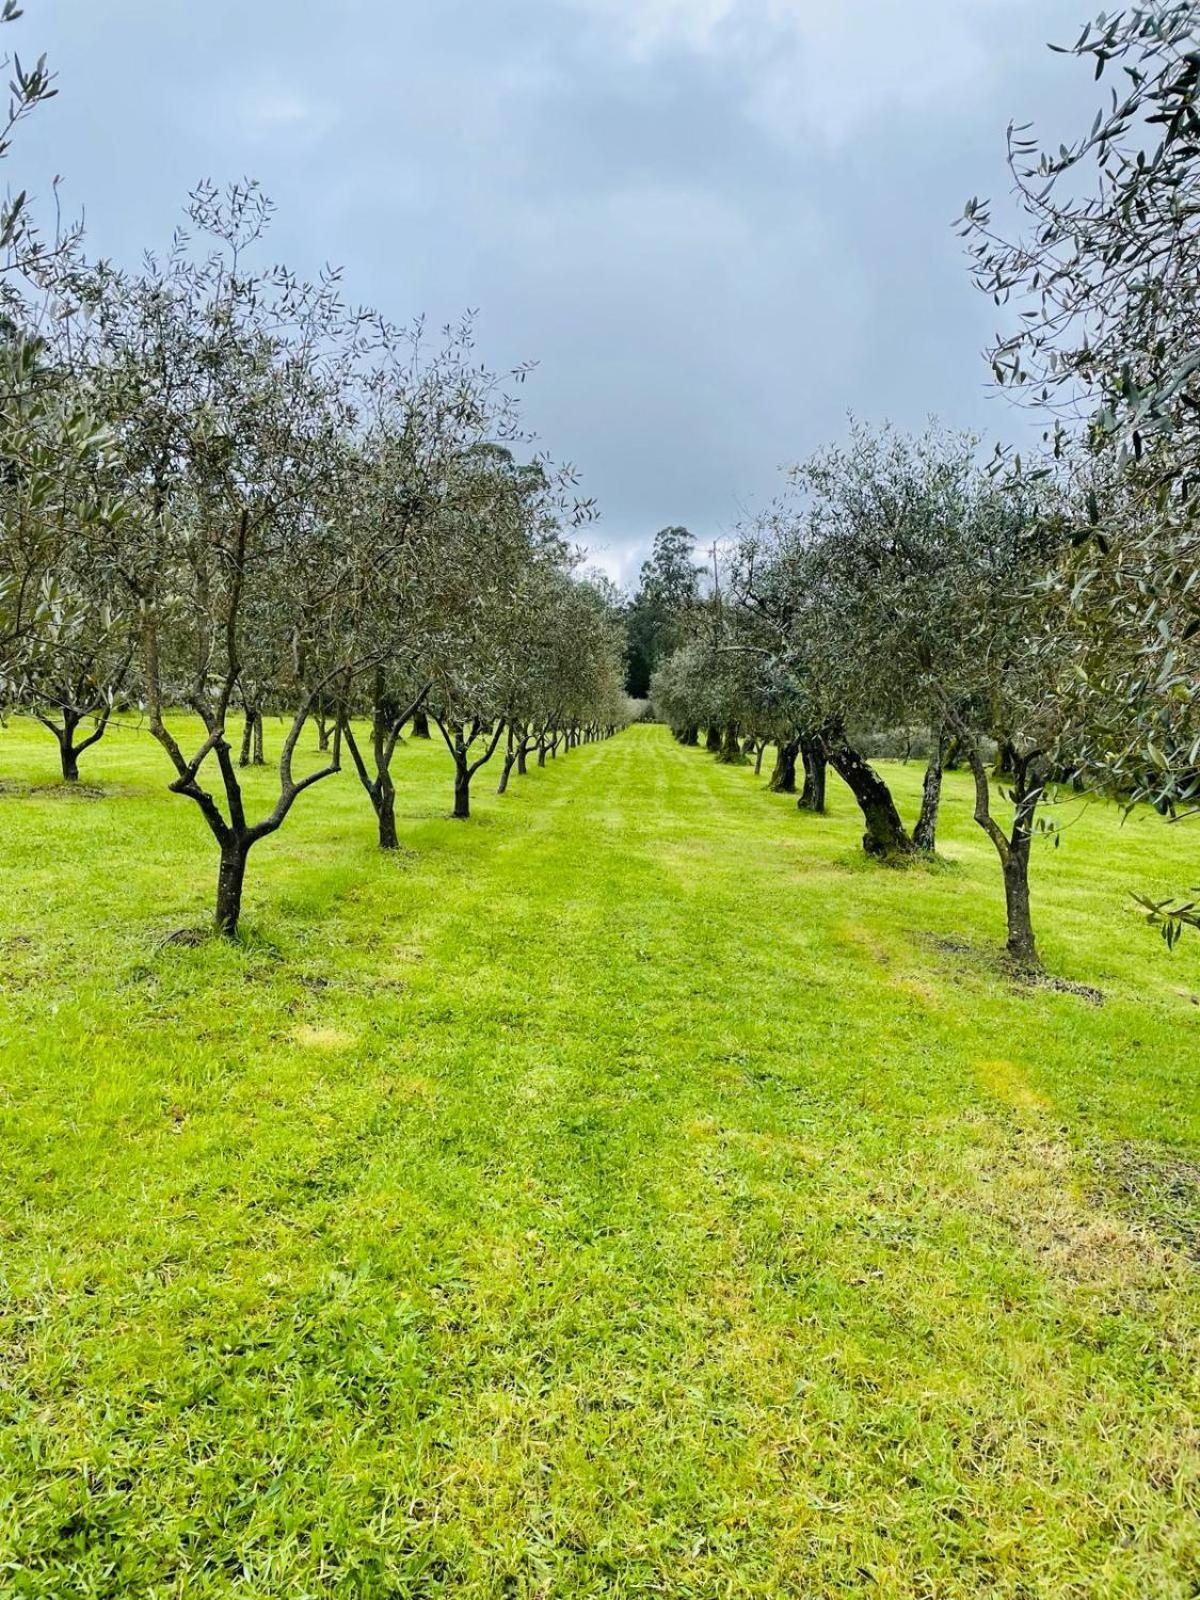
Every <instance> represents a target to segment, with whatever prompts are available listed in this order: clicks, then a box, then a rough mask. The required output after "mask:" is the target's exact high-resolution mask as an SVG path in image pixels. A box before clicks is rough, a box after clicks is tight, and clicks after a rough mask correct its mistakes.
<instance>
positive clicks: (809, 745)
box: [789, 739, 826, 817]
mask: <svg viewBox="0 0 1200 1600" xmlns="http://www.w3.org/2000/svg"><path fill="white" fill-rule="evenodd" d="M800 754H801V756H802V758H803V761H804V787H803V789H802V790H801V791H800V798H799V800H797V802H796V805H797V807H798V809H799V810H801V811H813V812H815V813H816V814H817V816H819V817H823V816H824V815H825V766H826V762H825V746H824V745H823V744H822V743H821V741H820V739H801V741H800ZM792 788H793V789H794V788H795V783H793V785H792ZM789 793H790V791H789Z"/></svg>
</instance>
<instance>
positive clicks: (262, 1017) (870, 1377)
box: [0, 723, 1200, 1600]
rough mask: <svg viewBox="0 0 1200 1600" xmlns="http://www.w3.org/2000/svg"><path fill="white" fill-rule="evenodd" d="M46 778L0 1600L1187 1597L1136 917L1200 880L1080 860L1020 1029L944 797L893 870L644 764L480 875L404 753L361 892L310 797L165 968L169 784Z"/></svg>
mask: <svg viewBox="0 0 1200 1600" xmlns="http://www.w3.org/2000/svg"><path fill="white" fill-rule="evenodd" d="M279 738H280V734H279V731H278V729H277V728H276V727H274V726H273V725H271V724H268V750H269V751H270V749H271V748H272V747H274V748H275V749H276V750H277V749H278V743H279ZM307 738H308V742H309V743H310V744H311V742H312V740H311V736H307ZM55 760H56V752H55V749H54V745H53V741H52V740H51V739H50V738H49V736H48V735H46V734H45V733H44V732H43V731H42V730H40V729H35V728H30V727H29V726H28V725H23V724H19V723H13V724H12V725H11V726H10V727H9V728H8V729H7V730H4V731H3V732H0V774H2V775H3V778H4V780H5V781H4V789H3V792H2V793H0V837H2V838H3V844H4V853H3V859H4V872H5V877H4V898H5V903H6V914H5V918H4V922H3V926H2V929H0V985H2V988H0V1054H2V1058H3V1067H2V1074H0V1117H2V1130H0V1158H2V1161H3V1170H2V1173H0V1182H2V1189H0V1193H2V1194H3V1203H2V1206H0V1241H2V1243H0V1268H2V1273H3V1285H2V1287H3V1302H2V1307H0V1309H2V1334H0V1339H2V1342H0V1594H2V1595H3V1596H5V1597H6V1600H7V1597H9V1596H20V1597H29V1596H38V1597H46V1600H49V1597H53V1600H66V1597H70V1600H75V1597H99V1596H103V1597H106V1600H109V1597H111V1600H117V1597H121V1600H126V1597H130V1596H137V1597H142V1596H147V1597H148V1596H154V1597H156V1600H157V1597H162V1600H165V1597H167V1596H181V1597H183V1596H186V1597H194V1600H210V1597H211V1600H215V1597H218V1596H220V1597H232V1596H239V1597H242V1596H244V1597H254V1600H259V1597H275V1596H279V1597H284V1596H286V1597H288V1600H303V1597H306V1596H312V1597H317V1596H322V1597H323V1596H338V1597H341V1596H347V1597H351V1596H353V1597H361V1600H410V1597H412V1600H417V1597H421V1600H424V1597H432V1596H453V1597H455V1600H477V1597H478V1600H482V1597H485V1596H487V1597H491V1596H496V1597H528V1600H534V1597H539V1600H541V1597H545V1600H549V1597H555V1600H559V1597H562V1600H586V1597H592V1596H596V1597H599V1596H604V1597H626V1596H654V1597H660V1600H661V1597H672V1600H682V1597H689V1600H692V1597H695V1600H717V1597H726V1596H727V1597H730V1600H734V1597H736V1600H743V1597H760V1596H761V1597H766V1596H772V1597H774V1596H789V1597H793V1596H794V1597H796V1600H817V1597H842V1596H854V1595H869V1596H879V1597H888V1600H893V1597H903V1600H907V1597H912V1600H952V1597H962V1600H967V1597H972V1600H974V1597H977V1596H981V1595H984V1596H989V1597H994V1600H998V1597H1014V1600H1015V1597H1018V1596H1021V1597H1026V1600H1028V1597H1033V1596H1053V1597H1056V1600H1058V1597H1063V1596H1068V1597H1070V1596H1079V1597H1084V1596H1086V1597H1089V1600H1091V1597H1109V1596H1129V1597H1135V1596H1136V1597H1139V1600H1144V1597H1148V1596H1154V1597H1156V1600H1170V1597H1184V1596H1194V1595H1196V1594H1197V1593H1198V1592H1200V1516H1198V1510H1200V1507H1198V1499H1200V1417H1198V1410H1197V1399H1198V1389H1200V1382H1198V1371H1200V1359H1198V1357H1200V1294H1198V1293H1197V1271H1196V1268H1197V1258H1198V1256H1200V1201H1198V1199H1197V1193H1198V1190H1197V1179H1198V1177H1200V1166H1198V1165H1197V1161H1198V1160H1200V939H1187V938H1185V940H1184V942H1183V943H1182V945H1181V946H1180V947H1179V948H1178V949H1177V950H1176V951H1175V952H1174V953H1173V954H1168V953H1167V952H1166V950H1165V949H1164V947H1163V946H1162V944H1161V941H1160V940H1159V939H1158V938H1157V937H1156V936H1155V935H1154V934H1153V933H1152V932H1151V931H1150V930H1148V929H1147V928H1146V927H1145V925H1144V923H1143V922H1142V921H1141V920H1140V919H1139V917H1138V915H1137V913H1136V908H1135V907H1133V905H1132V904H1131V901H1130V899H1129V893H1128V891H1129V890H1130V889H1131V888H1137V889H1141V890H1145V891H1146V892H1151V893H1153V892H1156V891H1159V890H1161V891H1162V893H1163V894H1164V895H1165V894H1166V893H1168V892H1170V891H1173V890H1177V889H1180V888H1186V887H1187V886H1188V884H1189V883H1191V882H1192V881H1196V880H1198V879H1200V872H1197V871H1195V870H1194V869H1192V870H1190V871H1189V866H1188V862H1187V859H1186V856H1185V855H1184V847H1185V846H1187V847H1190V848H1192V849H1193V850H1195V847H1196V845H1197V844H1198V843H1200V840H1197V839H1195V838H1193V839H1191V840H1188V839H1187V837H1186V836H1184V835H1182V834H1180V833H1179V832H1173V831H1172V830H1171V829H1169V828H1168V827H1167V826H1166V825H1165V824H1164V823H1162V822H1161V821H1159V820H1158V819H1157V818H1155V817H1153V816H1149V815H1139V816H1135V817H1134V818H1132V819H1131V820H1130V821H1129V822H1127V823H1126V824H1125V826H1124V827H1123V828H1122V827H1121V826H1120V823H1119V817H1118V814H1117V813H1116V812H1115V811H1114V810H1113V809H1111V808H1109V807H1106V806H1103V805H1092V806H1091V807H1087V808H1084V807H1081V806H1070V807H1067V808H1066V811H1065V820H1069V821H1070V822H1071V825H1070V826H1069V827H1068V828H1067V829H1066V830H1065V832H1064V835H1063V838H1062V844H1061V847H1060V848H1058V849H1054V848H1052V847H1051V846H1050V845H1049V844H1047V845H1045V846H1039V848H1038V852H1037V855H1036V860H1035V866H1034V896H1035V902H1034V909H1035V918H1036V920H1037V923H1038V928H1039V933H1040V935H1041V940H1042V945H1043V950H1044V954H1045V957H1046V961H1047V965H1048V968H1049V969H1050V971H1051V972H1052V973H1053V974H1054V975H1055V976H1056V977H1057V978H1059V979H1061V980H1064V981H1063V984H1062V986H1061V987H1058V988H1056V987H1052V986H1050V985H1048V984H1044V985H1039V986H1031V985H1029V984H1028V983H1025V982H1022V981H1019V980H1017V979H1015V978H1014V977H1013V976H1012V975H1011V974H1009V973H1008V972H1007V971H1006V970H1005V969H1004V967H1003V965H1002V964H1001V963H1000V962H999V961H998V960H997V958H996V955H995V952H996V950H997V948H998V946H999V944H1000V943H1001V941H1002V938H1003V904H1002V893H1001V885H1000V878H999V872H998V867H997V863H996V860H995V856H994V853H993V852H992V849H991V846H990V845H989V844H988V843H987V841H986V840H984V838H983V836H982V835H981V834H980V833H979V830H978V829H977V828H976V827H975V826H974V824H973V823H972V821H971V819H970V813H969V805H968V796H967V786H966V783H965V780H964V779H963V778H962V777H961V776H960V775H957V774H951V775H950V776H949V777H948V779H947V793H946V802H945V819H944V839H943V852H944V857H945V862H944V864H943V865H940V866H936V867H933V868H927V867H920V868H914V869H910V870H907V871H897V870H890V869H886V868H881V867H877V866H872V865H869V864H868V863H866V862H865V860H864V859H863V857H862V855H861V852H860V851H859V850H858V848H857V841H858V833H859V829H858V827H857V824H856V812H855V811H854V808H853V806H852V803H851V801H850V797H849V795H848V794H847V792H846V791H845V790H844V789H842V788H841V786H840V785H839V784H837V782H836V780H834V779H833V778H832V777H831V780H830V799H831V814H830V815H829V816H828V817H826V818H823V819H819V818H813V817H808V816H803V815H800V814H799V813H797V811H796V809H795V805H794V802H793V801H791V800H789V799H788V798H787V797H785V796H772V795H769V794H767V793H766V792H765V790H764V783H765V777H764V778H762V779H756V778H755V777H754V775H753V773H752V771H750V770H749V769H737V768H727V767H719V766H717V765H715V764H714V763H713V762H712V760H711V759H710V758H709V757H707V756H706V755H705V754H704V753H703V752H701V751H698V750H683V749H680V748H679V747H677V746H676V745H675V744H673V743H672V741H671V740H670V738H669V737H668V735H667V734H666V732H665V731H664V730H662V729H660V728H652V727H637V728H633V729H630V730H628V731H627V732H625V733H623V734H621V735H619V736H618V737H617V738H615V739H613V740H611V741H609V742H608V743H606V744H601V745H595V746H590V747H586V748H583V749H580V750H577V751H575V752H572V753H571V754H570V755H569V756H566V757H560V758H559V759H558V760H557V761H555V762H552V763H550V764H549V765H548V766H547V767H546V769H545V770H544V771H531V772H530V774H529V775H528V776H527V777H526V778H524V779H518V778H516V777H515V776H514V779H513V783H512V786H511V789H510V792H509V793H508V794H507V795H506V796H504V797H503V798H497V797H496V796H495V795H494V794H493V793H492V792H491V791H492V790H493V788H494V784H495V779H496V776H497V775H498V774H497V772H496V769H495V768H494V767H489V768H486V769H485V770H484V771H483V772H482V773H481V774H480V776H479V778H478V779H477V780H476V796H475V799H476V805H475V809H476V815H475V817H474V818H473V819H472V820H471V821H470V822H469V823H465V824H464V823H455V822H453V821H451V820H449V818H448V816H447V813H448V811H449V807H450V802H451V768H450V762H449V758H448V757H447V755H446V752H445V750H444V748H442V747H441V746H440V745H436V746H435V745H433V744H415V743H410V744H409V745H407V746H406V747H405V748H404V749H403V750H402V751H400V752H399V754H398V756H397V761H396V774H397V782H398V787H399V802H398V808H397V809H398V817H399V823H400V832H401V839H402V844H403V849H402V850H401V852H400V853H399V854H398V855H397V856H396V857H395V858H394V859H386V858H383V857H381V856H380V854H379V853H378V852H377V851H376V850H375V849H374V847H373V818H372V816H371V813H370V810H369V807H368V806H367V803H366V800H365V797H364V796H363V795H362V793H361V791H360V790H358V788H357V787H356V784H355V781H354V779H353V777H352V776H351V775H350V774H349V773H346V774H343V775H342V776H341V777H339V778H338V779H335V780H332V781H331V782H329V783H327V784H325V785H322V786H319V787H318V788H317V789H315V790H314V791H312V792H311V793H309V794H306V795H304V796H303V797H302V798H301V801H300V802H299V804H298V806H297V809H296V812H295V813H294V815H293V817H292V819H291V820H290V821H289V823H288V824H287V826H286V827H285V829H284V830H283V831H282V833H280V834H279V835H277V836H276V837H275V838H273V839H270V840H268V841H266V842H265V843H264V844H262V845H260V846H259V847H258V848H257V850H256V852H255V854H254V856H253V857H252V859H251V867H250V875H249V878H248V882H247V894H246V922H245V938H244V940H243V942H242V943H241V944H239V945H236V946H230V945H227V944H224V943H222V942H219V941H210V942H204V943H201V944H199V945H196V946H190V945H185V944H179V943H170V942H166V936H168V935H170V934H171V933H172V932H173V931H174V930H176V929H179V928H182V927H194V926H196V925H198V924H200V923H202V922H203V921H204V919H205V917H206V916H207V915H208V914H209V909H210V902H211V893H212V887H213V880H214V877H215V870H216V855H215V850H214V849H213V847H212V845H211V841H210V840H209V838H208V836H207V834H206V832H205V830H204V827H203V823H202V822H201V820H200V819H199V817H198V815H196V814H195V810H194V808H193V807H191V806H190V805H189V804H188V803H187V802H186V801H184V800H181V799H178V798H176V797H174V796H171V795H169V794H168V793H167V792H166V789H165V777H166V774H165V767H164V762H163V759H162V756H161V753H160V752H159V751H158V750H157V748H156V747H155V746H154V745H153V744H152V742H151V741H150V740H149V738H148V737H147V736H146V735H145V734H144V733H139V732H133V731H127V730H124V729H118V730H116V731H114V732H113V733H112V734H111V735H110V737H109V738H108V739H106V741H105V742H104V743H103V744H101V745H100V746H98V747H97V748H96V749H95V750H93V751H90V752H89V753H88V755H87V756H86V757H85V758H84V763H83V775H84V779H85V782H87V781H89V780H90V783H91V784H92V785H94V786H96V788H95V789H87V790H85V791H84V793H82V794H80V795H72V794H69V793H66V792H64V790H63V789H62V788H61V786H60V785H58V784H57V783H56V782H55V781H54V775H55V770H56V766H55ZM888 773H889V777H891V778H892V779H893V780H894V782H895V784H896V787H897V790H898V792H899V793H901V794H902V795H903V796H904V801H905V808H906V810H907V812H908V814H909V816H910V817H911V816H913V815H915V808H916V799H917V795H918V792H919V786H920V772H919V770H918V769H917V768H916V767H909V768H903V767H899V766H896V767H889V768H888ZM268 779H269V774H268V775H267V777H266V778H263V777H262V776H261V775H259V776H256V778H255V780H254V784H253V785H252V787H254V788H258V787H261V788H262V792H263V794H264V795H265V793H266V792H267V780H268ZM1077 812H1078V813H1080V814H1079V815H1078V817H1076V813H1077ZM1181 861H1182V862H1183V865H1182V867H1181V865H1180V863H1181ZM1073 986H1074V987H1073ZM1092 989H1094V990H1098V991H1100V993H1101V995H1102V1002H1101V1003H1097V997H1096V996H1094V995H1092V994H1090V993H1088V992H1086V991H1087V990H1092Z"/></svg>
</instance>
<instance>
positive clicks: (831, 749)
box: [823, 730, 913, 860]
mask: <svg viewBox="0 0 1200 1600" xmlns="http://www.w3.org/2000/svg"><path fill="white" fill-rule="evenodd" d="M823 743H824V746H825V754H826V757H827V758H828V761H829V765H830V766H831V767H832V768H833V770H834V771H835V772H836V773H837V775H838V777H839V778H841V780H842V782H843V783H844V784H845V785H846V787H847V788H848V789H849V790H850V793H851V794H852V795H853V796H854V798H855V800H856V801H857V802H858V808H859V810H860V811H861V812H862V815H863V821H864V822H865V823H866V832H865V833H864V834H863V849H864V850H865V851H866V853H867V855H869V856H875V857H876V858H878V859H882V860H886V859H887V858H888V857H889V856H908V855H911V854H912V853H913V842H912V840H911V839H910V838H909V836H908V833H907V831H906V830H905V827H904V824H903V822H901V820H900V813H899V812H898V811H897V810H896V802H895V801H894V800H893V799H892V791H891V790H890V789H889V788H888V786H887V784H886V783H885V782H884V781H883V779H882V778H881V777H880V776H879V774H878V773H877V772H876V771H875V768H874V767H873V766H872V765H871V764H870V762H869V761H865V760H864V759H863V757H862V756H860V755H859V753H858V751H857V750H855V748H854V747H853V745H852V744H850V742H849V740H848V739H847V738H846V735H845V734H844V733H843V732H842V731H841V730H837V731H835V732H833V733H831V734H827V735H826V737H825V739H824V741H823Z"/></svg>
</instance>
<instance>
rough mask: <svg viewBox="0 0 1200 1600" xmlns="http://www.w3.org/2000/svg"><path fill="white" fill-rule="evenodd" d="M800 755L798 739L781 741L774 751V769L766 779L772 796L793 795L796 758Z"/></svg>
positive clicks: (794, 790)
mask: <svg viewBox="0 0 1200 1600" xmlns="http://www.w3.org/2000/svg"><path fill="white" fill-rule="evenodd" d="M799 754H800V741H799V739H781V740H780V742H779V744H778V745H777V747H776V750H775V768H774V770H773V772H772V773H771V776H770V777H769V778H768V779H767V788H768V789H769V790H770V791H771V793H772V794H795V792H796V757H797V756H798V755H799Z"/></svg>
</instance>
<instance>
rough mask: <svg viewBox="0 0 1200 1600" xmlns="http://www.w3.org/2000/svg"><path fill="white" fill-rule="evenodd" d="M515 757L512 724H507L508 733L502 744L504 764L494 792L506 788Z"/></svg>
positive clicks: (500, 791)
mask: <svg viewBox="0 0 1200 1600" xmlns="http://www.w3.org/2000/svg"><path fill="white" fill-rule="evenodd" d="M516 759H517V746H516V743H515V742H514V740H513V730H512V724H511V723H509V725H508V734H507V738H506V742H505V745H504V765H503V766H502V767H501V769H500V782H499V783H498V784H497V785H496V793H497V794H503V793H504V791H505V790H506V789H507V788H508V775H509V773H510V772H511V771H512V769H513V766H514V764H515V762H516Z"/></svg>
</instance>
